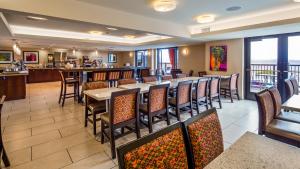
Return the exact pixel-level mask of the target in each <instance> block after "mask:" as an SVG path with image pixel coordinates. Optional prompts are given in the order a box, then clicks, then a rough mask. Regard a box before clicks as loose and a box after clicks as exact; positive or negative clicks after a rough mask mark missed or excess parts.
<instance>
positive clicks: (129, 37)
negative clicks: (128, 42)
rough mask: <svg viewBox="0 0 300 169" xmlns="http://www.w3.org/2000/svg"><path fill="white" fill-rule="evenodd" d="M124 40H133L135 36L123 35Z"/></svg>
mask: <svg viewBox="0 0 300 169" xmlns="http://www.w3.org/2000/svg"><path fill="white" fill-rule="evenodd" d="M124 38H127V39H134V38H135V36H134V35H125V36H124Z"/></svg>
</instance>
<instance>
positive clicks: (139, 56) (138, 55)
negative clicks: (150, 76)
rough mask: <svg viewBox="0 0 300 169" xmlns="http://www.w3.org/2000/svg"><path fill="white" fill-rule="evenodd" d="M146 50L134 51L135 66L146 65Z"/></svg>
mask: <svg viewBox="0 0 300 169" xmlns="http://www.w3.org/2000/svg"><path fill="white" fill-rule="evenodd" d="M147 54H148V52H147V50H139V51H136V52H135V66H136V67H147Z"/></svg>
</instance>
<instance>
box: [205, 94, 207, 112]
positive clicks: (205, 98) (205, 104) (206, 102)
mask: <svg viewBox="0 0 300 169" xmlns="http://www.w3.org/2000/svg"><path fill="white" fill-rule="evenodd" d="M205 107H206V110H208V99H207V97H206V98H205Z"/></svg>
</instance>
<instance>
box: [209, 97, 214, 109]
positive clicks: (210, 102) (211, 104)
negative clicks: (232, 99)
mask: <svg viewBox="0 0 300 169" xmlns="http://www.w3.org/2000/svg"><path fill="white" fill-rule="evenodd" d="M209 105H210V108H212V107H213V103H212V97H211V96H210V97H209Z"/></svg>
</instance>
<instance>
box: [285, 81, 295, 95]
mask: <svg viewBox="0 0 300 169" xmlns="http://www.w3.org/2000/svg"><path fill="white" fill-rule="evenodd" d="M284 86H285V92H286V97H287V99H289V98H291V97H292V96H293V95H294V87H293V84H292V82H291V80H290V79H286V80H284Z"/></svg>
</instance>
